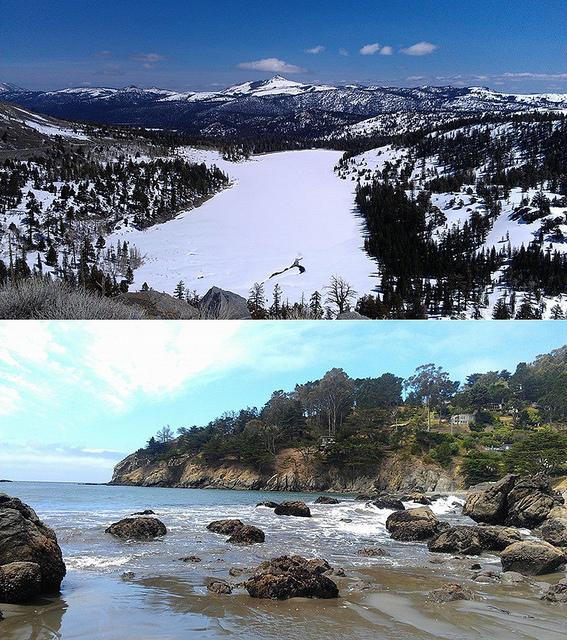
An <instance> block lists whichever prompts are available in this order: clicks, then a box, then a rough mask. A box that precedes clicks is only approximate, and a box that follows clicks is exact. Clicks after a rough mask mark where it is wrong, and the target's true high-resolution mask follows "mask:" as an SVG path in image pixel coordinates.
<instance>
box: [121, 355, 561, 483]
mask: <svg viewBox="0 0 567 640" xmlns="http://www.w3.org/2000/svg"><path fill="white" fill-rule="evenodd" d="M566 379H567V347H563V348H561V349H558V350H556V351H554V352H552V353H550V354H547V355H544V356H540V357H538V358H537V359H536V361H535V362H533V363H530V364H526V363H520V364H518V366H517V368H516V371H515V372H514V373H510V372H508V371H493V372H488V373H483V374H479V373H472V374H471V375H469V376H467V378H466V381H465V383H464V384H462V385H460V384H459V383H458V382H456V381H452V380H450V378H449V376H448V375H447V373H446V372H444V371H443V370H442V369H441V368H440V367H436V366H435V365H433V364H428V365H423V366H421V367H419V368H418V369H417V370H416V372H415V374H414V375H413V376H410V377H409V378H407V379H406V380H402V379H401V378H399V377H397V376H394V375H393V374H391V373H384V374H382V375H380V376H378V377H375V378H365V379H352V378H350V377H349V376H348V374H346V373H345V372H344V371H342V370H341V369H332V370H330V371H328V372H327V373H326V374H325V375H324V376H323V378H321V379H320V380H314V381H310V382H306V383H301V384H297V385H296V386H295V388H294V389H293V391H289V392H286V391H281V390H280V391H275V392H274V393H273V394H272V396H271V397H270V398H269V400H268V401H267V402H266V404H265V405H264V406H263V407H261V408H256V407H247V408H245V409H241V410H240V411H236V412H230V413H226V414H223V415H222V416H219V417H218V418H217V419H215V420H213V421H211V422H210V423H209V424H208V425H206V426H203V427H198V426H193V427H191V428H186V427H181V428H179V429H178V433H177V435H176V434H174V432H173V430H172V429H171V428H170V427H169V426H167V427H164V428H162V429H161V430H160V431H159V432H158V433H157V435H156V436H155V437H152V438H150V440H149V441H148V443H147V444H146V446H145V447H143V448H141V449H139V450H138V451H137V452H135V453H133V454H131V455H130V456H128V457H127V458H125V459H124V460H123V461H121V462H120V463H119V464H118V465H117V466H116V468H115V470H114V474H113V478H112V483H114V484H126V485H143V486H175V487H200V488H233V489H266V490H289V491H291V490H294V491H339V492H362V493H368V492H372V491H375V490H376V489H388V490H395V491H411V490H420V491H448V490H453V489H455V488H458V487H459V488H462V487H464V486H468V485H471V484H476V483H478V482H482V481H486V480H496V479H498V478H500V477H502V476H503V475H504V474H505V473H506V472H513V473H523V474H535V473H540V472H545V473H547V474H551V475H555V476H561V474H565V472H566V471H567V467H566V464H565V460H567V396H566V392H565V389H566V387H565V384H564V383H565V380H566ZM402 392H403V397H402Z"/></svg>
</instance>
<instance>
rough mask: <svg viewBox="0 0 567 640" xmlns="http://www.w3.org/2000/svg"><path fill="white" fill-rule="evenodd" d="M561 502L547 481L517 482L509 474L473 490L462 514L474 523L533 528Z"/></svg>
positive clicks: (526, 479) (515, 478) (537, 479)
mask: <svg viewBox="0 0 567 640" xmlns="http://www.w3.org/2000/svg"><path fill="white" fill-rule="evenodd" d="M563 502H564V501H563V498H562V497H561V495H560V494H559V493H557V492H555V491H553V489H552V488H551V485H550V483H549V480H548V479H546V478H543V477H534V478H520V477H518V476H516V475H512V474H510V475H507V476H505V477H504V478H502V479H501V480H499V481H498V482H495V483H492V484H485V485H479V486H477V487H475V488H473V489H472V490H471V491H470V493H469V495H468V497H467V500H466V502H465V506H464V507H463V514H464V515H467V516H469V517H470V518H472V519H473V520H475V521H476V522H483V523H487V524H507V525H512V526H516V527H528V528H533V527H537V526H538V525H540V524H541V523H542V522H543V521H544V520H545V519H546V518H547V517H548V516H549V514H550V513H551V512H552V510H554V509H556V508H557V507H560V506H561V505H562V504H563Z"/></svg>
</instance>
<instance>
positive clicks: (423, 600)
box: [0, 558, 566, 640]
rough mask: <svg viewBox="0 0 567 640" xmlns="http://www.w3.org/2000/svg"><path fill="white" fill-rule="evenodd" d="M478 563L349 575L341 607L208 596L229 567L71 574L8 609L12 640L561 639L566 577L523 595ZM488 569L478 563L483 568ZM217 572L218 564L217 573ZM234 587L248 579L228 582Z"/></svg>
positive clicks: (4, 632) (524, 586)
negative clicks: (552, 598)
mask: <svg viewBox="0 0 567 640" xmlns="http://www.w3.org/2000/svg"><path fill="white" fill-rule="evenodd" d="M475 561H476V560H475V559H471V558H461V559H458V560H457V559H455V560H447V562H444V563H443V564H431V563H429V564H428V565H424V566H420V567H416V568H415V569H414V570H409V569H408V568H407V567H405V568H403V569H400V568H394V569H393V568H391V567H383V566H375V567H374V568H372V567H371V568H369V567H362V568H361V567H356V568H355V567H345V571H346V573H347V576H346V577H345V578H334V579H335V580H336V581H337V583H338V585H339V587H340V590H341V597H340V598H339V599H337V600H308V599H299V598H296V599H292V600H287V601H282V602H276V601H268V600H254V599H252V598H250V597H249V596H248V595H247V593H246V592H245V591H244V590H243V589H236V590H235V592H234V593H233V594H232V595H224V596H221V595H216V594H213V593H209V592H207V590H206V588H205V586H204V581H205V578H206V577H207V576H209V575H215V576H218V577H220V576H222V577H228V568H229V567H228V566H226V567H223V568H220V567H217V568H216V570H211V569H212V567H211V566H204V567H202V566H201V565H200V564H190V565H189V564H188V565H187V566H186V576H184V577H179V575H176V576H153V577H147V576H145V577H141V578H137V577H134V578H130V579H128V578H123V577H121V576H120V575H118V574H115V575H93V574H85V573H81V572H78V571H74V570H72V571H71V572H70V573H69V575H68V577H67V578H66V580H65V582H64V589H63V592H62V594H61V597H55V598H51V599H44V600H42V601H39V602H37V603H35V604H33V605H27V606H15V605H3V606H2V609H3V611H4V614H5V616H6V620H4V622H2V623H1V626H0V637H2V638H3V639H6V640H29V639H34V640H46V639H52V638H62V639H63V640H75V639H76V640H83V639H87V638H88V639H92V638H97V640H106V639H108V640H145V639H148V640H150V639H156V638H159V639H162V638H163V639H165V640H170V639H171V640H177V639H181V638H193V637H194V638H197V637H198V638H203V639H208V638H214V639H217V638H225V637H238V638H240V637H242V638H244V637H253V638H260V639H266V640H267V639H273V638H278V640H288V639H289V640H292V639H297V638H301V639H302V640H312V639H313V640H315V639H318V640H319V639H320V638H326V639H335V638H336V639H337V640H338V639H339V638H341V639H342V638H353V639H356V640H359V639H360V640H362V639H370V638H376V637H379V638H385V639H390V638H391V639H392V640H393V639H397V640H402V639H406V638H407V639H409V638H417V639H422V638H423V639H427V638H446V639H448V640H449V639H450V640H453V639H454V640H456V639H461V638H462V639H468V638H471V639H472V638H474V639H480V638H489V637H491V638H498V639H499V640H500V639H502V640H507V639H508V638H509V639H512V638H514V639H522V640H523V639H526V640H527V639H537V640H559V638H564V637H565V614H566V611H565V607H564V606H561V605H554V604H550V603H546V602H543V601H541V600H540V599H539V597H540V594H541V593H542V592H543V590H544V588H545V587H546V586H547V585H548V584H549V583H550V582H555V581H557V580H558V579H559V577H561V574H556V575H554V576H549V577H547V578H537V579H535V580H530V581H526V582H524V583H521V584H519V585H510V586H507V585H502V584H481V583H478V582H475V581H473V580H472V576H473V572H472V571H471V570H470V565H471V564H472V563H473V562H475ZM481 563H482V559H481ZM218 564H221V563H218ZM229 579H230V580H231V581H233V582H238V581H239V580H242V579H243V578H229ZM448 581H451V582H459V583H461V584H463V585H464V586H466V587H467V588H469V589H470V590H471V591H472V592H473V593H474V599H472V600H468V601H464V600H463V601H457V602H450V603H445V604H438V603H434V602H431V601H430V600H429V599H428V594H429V593H430V592H431V590H433V589H435V588H438V587H439V586H440V585H441V584H443V583H446V582H448Z"/></svg>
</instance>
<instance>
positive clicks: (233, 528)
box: [207, 519, 244, 536]
mask: <svg viewBox="0 0 567 640" xmlns="http://www.w3.org/2000/svg"><path fill="white" fill-rule="evenodd" d="M243 526H244V523H243V522H242V521H241V520H234V519H233V520H215V521H214V522H211V523H210V524H208V525H207V529H208V530H209V531H212V532H213V533H220V534H221V535H223V536H231V535H232V534H233V533H236V532H237V531H238V529H240V528H241V527H243Z"/></svg>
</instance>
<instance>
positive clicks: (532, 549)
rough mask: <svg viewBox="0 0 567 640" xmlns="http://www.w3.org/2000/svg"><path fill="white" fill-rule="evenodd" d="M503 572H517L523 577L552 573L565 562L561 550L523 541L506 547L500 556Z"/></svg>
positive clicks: (539, 543) (542, 543)
mask: <svg viewBox="0 0 567 640" xmlns="http://www.w3.org/2000/svg"><path fill="white" fill-rule="evenodd" d="M500 560H501V562H502V568H503V569H504V571H517V572H518V573H521V574H522V575H525V576H539V575H543V574H546V573H553V572H554V571H557V569H559V567H561V566H563V565H564V564H565V562H566V560H567V558H566V556H565V554H564V553H563V551H561V549H558V548H557V547H554V546H553V545H551V544H549V543H548V542H538V541H534V540H524V541H523V542H515V543H514V544H511V545H510V546H509V547H506V549H504V551H503V552H502V555H501V556H500Z"/></svg>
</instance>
